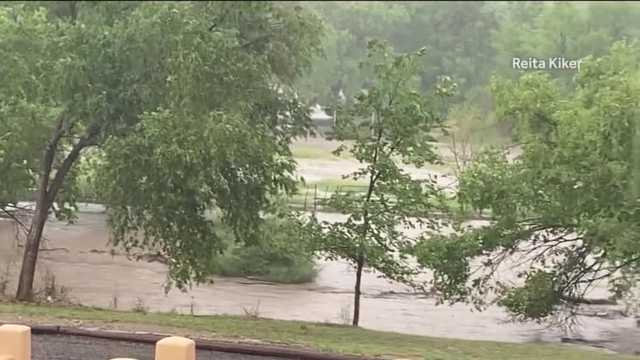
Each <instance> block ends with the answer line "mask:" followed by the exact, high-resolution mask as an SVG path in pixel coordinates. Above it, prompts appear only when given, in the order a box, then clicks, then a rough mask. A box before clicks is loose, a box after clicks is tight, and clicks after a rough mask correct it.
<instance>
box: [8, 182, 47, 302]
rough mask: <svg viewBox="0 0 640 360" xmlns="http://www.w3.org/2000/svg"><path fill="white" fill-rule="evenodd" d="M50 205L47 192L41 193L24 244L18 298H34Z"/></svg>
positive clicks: (26, 299) (22, 299) (21, 299)
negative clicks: (37, 265)
mask: <svg viewBox="0 0 640 360" xmlns="http://www.w3.org/2000/svg"><path fill="white" fill-rule="evenodd" d="M50 207H51V204H50V203H49V202H48V201H47V199H46V194H43V195H39V196H38V200H37V201H36V211H35V214H34V216H33V220H32V221H31V227H30V228H29V232H28V233H27V241H26V243H25V245H24V256H23V258H22V269H21V270H20V278H19V282H18V292H17V294H16V299H17V300H20V301H30V300H32V298H33V280H34V277H35V273H36V263H37V261H38V252H39V251H38V250H39V249H40V241H41V239H42V231H43V230H44V224H45V223H46V221H47V216H48V213H49V208H50Z"/></svg>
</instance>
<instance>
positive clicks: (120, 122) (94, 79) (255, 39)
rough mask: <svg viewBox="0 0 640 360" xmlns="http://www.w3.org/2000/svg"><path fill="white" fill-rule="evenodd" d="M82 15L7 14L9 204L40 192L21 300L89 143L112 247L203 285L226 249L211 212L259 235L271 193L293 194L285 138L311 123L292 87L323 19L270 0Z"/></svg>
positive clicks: (2, 124) (3, 27) (64, 210)
mask: <svg viewBox="0 0 640 360" xmlns="http://www.w3.org/2000/svg"><path fill="white" fill-rule="evenodd" d="M56 5H60V4H48V7H49V6H51V7H55V6H56ZM63 5H64V4H63ZM76 5H77V8H75V9H74V10H73V11H72V13H73V16H71V18H69V17H68V16H64V15H60V16H48V13H47V11H46V10H45V9H43V8H41V7H34V6H32V5H22V4H18V3H16V4H12V5H10V6H4V7H2V8H0V34H2V35H0V55H1V56H2V57H3V59H5V65H7V66H3V67H2V68H1V69H0V77H2V78H3V79H4V82H3V86H0V114H1V116H0V119H2V120H0V129H1V131H0V133H2V134H8V136H6V138H5V137H4V136H3V140H2V141H3V143H2V148H1V149H2V152H1V153H2V154H3V155H2V157H1V160H2V163H0V169H7V170H8V172H7V174H9V175H7V176H8V180H9V182H7V183H6V184H7V186H5V185H4V184H5V182H4V179H3V186H2V187H1V188H2V192H0V196H2V197H1V198H0V202H5V203H6V202H10V203H15V202H16V201H17V200H19V194H22V193H24V192H27V191H35V192H36V194H37V196H36V209H35V212H34V215H33V218H32V222H31V226H30V228H29V231H28V235H27V240H26V244H25V253H24V260H23V264H22V270H21V274H20V281H19V288H18V293H17V298H18V299H20V300H26V299H29V298H30V297H31V295H32V284H33V278H34V273H35V267H36V261H37V256H38V249H39V246H40V240H41V237H42V232H43V229H44V226H45V223H46V219H47V216H48V212H49V210H50V209H51V208H53V209H55V210H56V212H57V214H58V215H59V216H62V217H68V216H70V215H71V214H72V212H73V206H74V199H75V197H76V194H75V192H76V190H77V186H75V183H76V180H77V176H76V175H75V174H76V172H74V167H75V165H76V164H77V163H78V161H79V159H80V158H82V157H83V156H84V155H85V154H86V152H87V150H88V149H91V148H97V149H99V151H98V153H100V154H101V156H102V157H103V159H102V160H103V161H101V162H100V163H101V164H103V166H102V167H101V168H100V171H99V174H100V175H99V177H100V179H101V185H100V189H101V192H102V193H103V194H104V198H105V200H106V201H107V205H109V206H110V224H111V226H112V229H113V230H114V234H113V235H114V237H113V240H114V242H115V243H116V244H119V245H122V246H124V247H126V248H128V249H131V248H134V247H145V248H149V247H151V248H155V249H158V248H159V249H160V250H162V251H164V252H165V253H166V255H167V256H168V257H169V258H170V259H171V262H170V275H171V277H172V279H173V280H174V281H175V282H176V284H177V285H178V286H180V287H182V286H184V285H186V284H188V283H189V282H190V281H191V280H192V279H195V280H201V279H202V276H203V269H202V265H201V262H200V261H201V260H203V258H205V257H206V256H208V254H211V251H209V250H213V249H215V248H216V247H218V245H219V241H218V239H217V238H216V237H215V236H214V235H213V234H212V231H211V230H212V219H210V217H208V216H207V211H208V210H210V209H213V208H218V209H221V211H222V213H223V214H224V215H223V218H224V220H225V222H226V223H228V224H231V225H232V226H233V228H234V229H236V230H237V231H238V232H246V233H251V232H252V229H253V228H255V226H256V224H258V223H259V222H260V221H259V213H260V211H261V210H262V209H264V208H265V206H267V205H268V202H269V198H268V195H269V194H272V193H276V192H278V191H285V192H286V191H290V190H291V189H293V186H294V181H293V180H292V179H291V176H292V171H293V166H294V164H293V161H292V160H291V154H290V152H289V149H288V143H289V141H290V140H291V138H292V137H293V136H296V135H299V134H302V133H305V132H306V131H307V129H308V118H307V115H306V106H303V105H302V104H301V103H300V102H298V101H297V100H296V99H295V97H294V96H293V95H294V94H293V91H292V89H291V85H292V84H293V83H294V81H295V79H296V78H297V77H298V76H300V75H301V74H302V73H303V71H305V69H307V68H308V66H309V65H310V62H311V58H312V57H313V56H314V55H315V54H316V53H317V52H318V50H319V49H318V36H319V34H320V33H321V24H320V23H319V22H318V21H317V19H316V18H315V17H314V16H312V15H310V14H309V13H307V12H306V11H304V9H302V8H300V7H288V6H280V5H278V4H274V3H268V2H248V3H247V2H244V3H242V4H240V3H232V2H223V3H198V2H194V3H178V2H176V3H171V2H167V3H130V4H129V3H127V4H121V5H118V6H114V7H110V6H108V5H109V4H93V3H90V2H81V3H78V4H76ZM60 7H63V8H64V6H62V5H60ZM121 10H122V11H121ZM125 10H126V11H125ZM63 14H66V13H64V12H63ZM3 176H4V173H3ZM5 189H9V190H5ZM135 233H139V234H140V236H139V237H137V236H130V235H131V234H135Z"/></svg>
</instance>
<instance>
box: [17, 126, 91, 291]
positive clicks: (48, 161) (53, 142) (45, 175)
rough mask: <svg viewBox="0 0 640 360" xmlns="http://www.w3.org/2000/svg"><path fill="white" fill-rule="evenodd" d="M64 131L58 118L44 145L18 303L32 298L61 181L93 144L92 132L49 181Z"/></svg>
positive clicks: (19, 284) (61, 184)
mask: <svg viewBox="0 0 640 360" xmlns="http://www.w3.org/2000/svg"><path fill="white" fill-rule="evenodd" d="M67 130H68V127H65V123H64V121H63V119H62V117H61V119H60V121H59V122H58V126H57V128H56V131H55V132H54V134H53V136H52V137H51V139H50V141H49V143H48V144H47V147H46V149H45V151H44V154H43V157H42V168H41V170H40V179H39V181H40V184H39V187H38V197H37V199H36V209H35V213H34V216H33V219H32V220H31V227H30V228H29V233H28V234H27V241H26V242H25V245H24V256H23V259H22V268H21V269H20V277H19V282H18V291H17V293H16V299H17V300H19V301H30V300H32V298H33V280H34V278H35V274H36V263H37V261H38V252H39V251H40V242H41V240H42V233H43V231H44V225H45V224H46V222H47V217H48V215H49V210H50V209H51V206H52V205H53V202H54V201H55V199H56V196H57V195H58V192H59V191H60V189H62V186H63V185H64V180H65V178H66V176H67V174H68V173H69V171H70V170H71V167H72V166H73V164H74V163H75V161H76V160H77V159H78V157H79V156H80V152H81V151H82V149H84V148H85V147H87V146H89V145H91V144H92V139H93V136H94V133H93V132H91V133H89V134H88V135H87V136H85V137H83V138H82V139H80V141H78V142H77V143H76V144H75V145H74V146H73V148H72V149H71V151H70V152H69V154H68V155H67V157H66V158H65V159H64V161H63V162H62V165H61V166H60V168H58V169H57V171H56V172H55V176H54V178H53V179H51V170H52V169H53V162H54V159H55V156H56V151H57V148H58V143H59V141H60V139H61V137H62V135H63V134H64V133H65V132H66V131H67Z"/></svg>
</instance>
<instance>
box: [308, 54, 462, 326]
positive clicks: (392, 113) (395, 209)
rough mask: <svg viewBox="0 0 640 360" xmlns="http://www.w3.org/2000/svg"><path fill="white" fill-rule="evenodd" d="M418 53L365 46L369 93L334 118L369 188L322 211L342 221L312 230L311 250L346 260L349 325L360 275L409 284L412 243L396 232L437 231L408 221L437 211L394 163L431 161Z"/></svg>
mask: <svg viewBox="0 0 640 360" xmlns="http://www.w3.org/2000/svg"><path fill="white" fill-rule="evenodd" d="M423 54H424V51H423V50H421V51H418V52H415V53H409V54H399V55H395V54H393V53H392V52H391V50H390V49H389V48H388V47H387V46H385V45H384V44H383V43H380V42H377V41H372V42H370V43H369V55H368V58H367V60H366V61H365V62H364V63H363V65H364V66H366V67H368V68H369V70H370V71H371V72H372V73H374V74H375V77H374V79H372V86H371V87H370V88H369V89H368V90H366V91H364V92H363V93H362V94H361V95H359V96H358V97H357V98H356V99H355V101H354V102H353V104H352V105H350V106H349V107H347V109H345V113H344V114H342V113H341V116H340V119H341V120H340V122H339V125H338V129H337V136H338V139H344V138H354V139H355V140H354V144H353V146H352V147H351V148H350V150H349V151H350V152H351V153H352V155H353V157H354V158H355V159H356V160H357V161H359V162H360V163H361V164H362V165H363V167H362V168H361V169H359V170H358V171H356V172H354V173H352V174H350V175H349V177H351V178H353V179H365V180H366V181H367V184H368V187H367V191H366V193H341V192H336V193H335V194H333V196H332V197H331V198H330V200H329V201H328V205H329V206H331V207H332V208H335V209H338V211H339V212H341V213H344V214H346V215H347V218H346V220H344V221H341V222H335V223H330V222H323V223H320V224H317V225H318V226H319V227H320V228H321V230H322V231H323V232H322V234H323V235H322V236H321V237H320V239H319V240H320V241H319V247H318V249H319V251H321V252H323V253H324V254H326V256H327V257H328V258H329V259H336V258H340V259H345V260H347V261H349V262H350V263H351V264H352V265H353V267H354V268H355V271H356V282H355V294H354V314H353V325H354V326H357V325H358V323H359V319H360V296H361V283H362V272H363V270H364V268H365V267H366V268H370V269H373V270H377V271H379V272H380V273H381V274H382V275H383V276H385V277H387V278H390V279H394V280H398V281H405V282H408V281H409V280H410V277H411V275H413V274H414V269H413V268H412V266H411V265H410V263H409V262H408V261H407V254H406V253H405V252H406V250H407V249H408V248H409V247H410V244H411V241H410V239H409V238H408V237H407V236H406V235H404V234H403V233H402V231H401V229H400V228H401V227H403V226H406V227H413V226H417V225H425V226H429V227H431V228H435V227H436V222H435V221H432V220H431V219H423V220H417V219H413V218H412V217H413V216H416V214H426V213H428V211H430V210H432V209H434V208H435V207H436V206H438V204H439V202H438V200H439V199H440V196H439V195H440V192H439V190H438V188H437V185H436V183H435V182H434V181H433V179H428V180H414V179H411V177H410V176H409V175H408V174H407V173H406V172H405V171H403V170H402V168H401V166H400V164H399V161H400V160H402V161H404V162H405V163H411V164H414V165H416V166H418V167H420V166H422V165H424V164H425V163H433V162H436V161H437V155H436V153H435V150H434V148H433V145H432V141H434V139H433V138H431V137H430V136H429V134H430V132H431V131H432V130H434V129H436V128H438V127H440V125H441V117H440V110H441V107H440V106H438V105H440V104H441V103H440V102H438V101H436V99H435V98H431V97H424V96H422V95H421V94H420V93H419V91H418V90H417V89H418V87H419V83H418V79H417V78H416V76H417V74H418V70H419V69H420V57H421V56H422V55H423ZM449 85H450V84H442V86H441V87H439V88H438V93H439V95H445V94H446V93H447V91H448V90H449ZM362 129H366V131H362ZM343 150H344V149H343V148H339V149H337V150H336V152H337V153H339V152H341V151H343Z"/></svg>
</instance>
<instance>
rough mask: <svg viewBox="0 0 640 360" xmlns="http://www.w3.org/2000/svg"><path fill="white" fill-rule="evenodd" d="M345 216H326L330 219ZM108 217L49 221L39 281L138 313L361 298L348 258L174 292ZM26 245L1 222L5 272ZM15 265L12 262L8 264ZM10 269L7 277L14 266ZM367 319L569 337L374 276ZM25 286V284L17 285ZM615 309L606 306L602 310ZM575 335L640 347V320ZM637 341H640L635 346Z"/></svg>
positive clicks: (319, 312) (383, 325) (334, 311)
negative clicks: (305, 279) (126, 250)
mask: <svg viewBox="0 0 640 360" xmlns="http://www.w3.org/2000/svg"><path fill="white" fill-rule="evenodd" d="M336 217H339V215H335V214H322V218H324V219H325V220H331V219H334V220H335V219H336ZM105 220H106V218H105V215H103V214H101V213H85V212H83V213H80V214H79V219H78V221H77V223H75V224H72V225H68V224H66V223H62V222H57V221H51V222H49V223H48V224H47V226H46V231H45V237H46V243H45V244H44V251H43V252H42V253H41V258H40V259H41V261H40V262H39V265H38V266H39V273H40V276H39V279H42V276H43V274H44V273H46V272H51V273H53V274H55V277H56V282H57V284H59V285H61V286H65V287H67V288H69V289H70V297H71V299H72V300H73V301H76V302H79V303H82V304H84V305H91V306H98V307H104V308H108V307H110V306H112V304H113V299H114V298H117V302H118V308H119V309H131V308H133V307H134V306H135V305H136V303H137V302H139V301H142V302H143V303H144V305H145V306H147V307H148V308H149V310H151V311H172V310H174V311H178V312H180V313H189V312H190V311H191V309H192V308H193V310H194V312H195V313H196V314H244V311H245V309H253V308H255V307H259V314H260V316H262V317H268V318H276V319H289V320H304V321H318V322H332V323H341V322H343V321H344V319H343V316H341V313H345V312H348V311H350V309H351V304H352V288H353V282H354V274H353V270H352V269H351V268H350V267H349V266H348V265H346V264H345V263H342V262H321V263H319V264H318V267H319V269H320V271H319V275H318V277H317V279H316V280H315V281H314V282H313V283H309V284H304V285H279V284H269V283H261V282H254V281H249V280H246V279H239V278H215V279H214V283H213V284H210V285H202V286H197V287H195V288H193V289H192V290H191V291H189V292H188V293H182V292H179V291H177V290H174V291H171V292H170V293H169V294H167V295H165V293H164V291H163V284H164V281H165V278H166V274H167V269H166V267H165V266H164V265H162V264H160V263H157V262H151V263H150V262H144V261H140V262H136V261H130V260H128V259H127V257H126V256H123V255H118V254H115V255H114V254H111V253H110V251H111V248H110V247H109V246H108V231H107V228H106V222H105ZM19 250H20V249H18V248H17V247H16V241H15V229H14V225H13V224H12V223H10V222H8V221H0V265H1V266H2V267H1V268H0V269H1V270H2V272H3V276H8V277H9V278H10V279H15V278H16V275H17V264H19V259H20V251H19ZM6 264H12V266H10V268H8V269H7V267H6ZM5 269H7V270H9V273H7V270H5ZM363 284H364V285H363V287H364V298H363V300H362V314H361V325H362V326H363V327H366V328H370V329H377V330H388V331H397V332H402V333H409V334H419V335H428V336H438V337H451V338H461V339H476V340H497V341H509V342H529V341H553V342H555V341H559V340H560V338H561V336H565V335H567V334H564V333H562V332H561V331H559V330H557V329H548V328H545V327H543V326H540V325H536V324H532V323H525V324H522V323H510V322H507V320H508V317H507V315H506V314H505V313H504V311H502V310H501V309H500V308H498V307H491V308H489V309H487V310H486V311H484V312H473V311H471V308H470V307H469V306H466V305H463V304H458V305H453V306H447V305H440V306H436V301H435V300H434V299H432V298H428V297H425V296H418V295H415V294H411V293H410V289H408V288H407V287H405V286H403V285H401V284H397V283H392V282H389V281H386V280H384V279H381V278H379V277H378V276H377V275H376V274H374V273H367V274H365V276H364V280H363ZM10 286H11V287H15V284H14V283H12V284H10ZM610 309H611V308H607V307H600V308H599V309H597V311H600V312H602V311H607V310H610ZM579 321H580V323H581V324H580V325H579V326H578V327H577V328H576V332H575V333H572V334H570V336H573V337H579V338H582V339H585V340H588V341H592V342H604V344H606V346H607V347H609V348H612V349H616V350H624V351H629V352H633V351H637V350H640V347H639V346H638V345H634V344H635V343H636V341H634V340H635V339H637V338H638V337H637V336H638V332H637V330H635V329H634V324H635V321H634V320H633V319H630V318H622V317H617V318H613V319H604V318H599V317H586V316H582V317H580V318H579ZM635 347H639V348H638V349H635Z"/></svg>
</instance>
